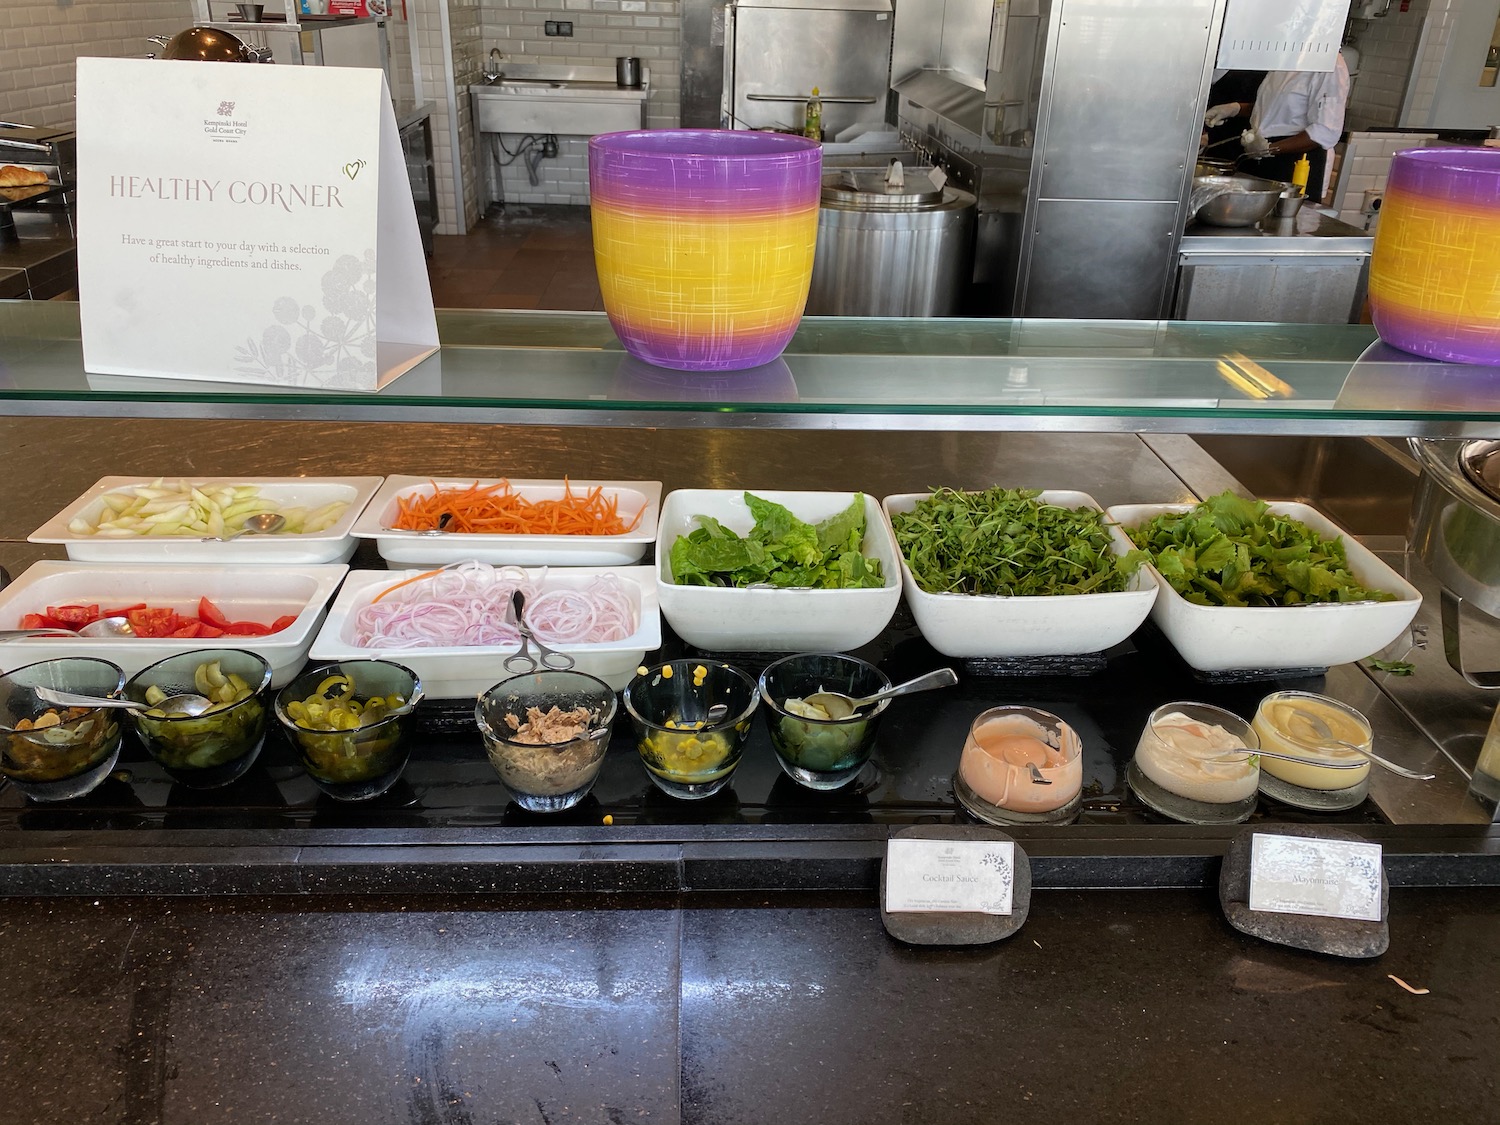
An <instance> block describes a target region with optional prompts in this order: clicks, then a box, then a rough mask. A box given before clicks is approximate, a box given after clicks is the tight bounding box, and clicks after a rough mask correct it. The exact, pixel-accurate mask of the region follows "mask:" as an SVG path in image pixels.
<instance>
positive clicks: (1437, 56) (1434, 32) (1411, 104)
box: [1401, 0, 1472, 128]
mask: <svg viewBox="0 0 1500 1125" xmlns="http://www.w3.org/2000/svg"><path fill="white" fill-rule="evenodd" d="M1471 2H1472V0H1471ZM1462 3H1463V0H1428V3H1427V17H1426V19H1425V20H1424V21H1423V23H1422V37H1421V39H1420V41H1419V42H1418V44H1417V55H1416V62H1415V65H1414V67H1413V69H1412V76H1411V84H1410V86H1409V87H1408V89H1407V93H1406V105H1405V106H1404V107H1403V109H1402V111H1401V124H1402V125H1403V126H1408V127H1416V128H1421V127H1422V126H1424V125H1430V124H1432V102H1433V98H1434V97H1436V95H1437V87H1438V78H1439V76H1440V75H1441V74H1442V70H1443V59H1444V57H1445V56H1446V55H1447V53H1448V40H1449V38H1450V37H1451V35H1452V33H1453V24H1454V21H1455V20H1456V18H1457V16H1458V8H1459V5H1461V4H1462Z"/></svg>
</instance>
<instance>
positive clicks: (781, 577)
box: [668, 492, 885, 589]
mask: <svg viewBox="0 0 1500 1125" xmlns="http://www.w3.org/2000/svg"><path fill="white" fill-rule="evenodd" d="M745 506H746V507H747V508H749V510H750V514H751V515H752V516H754V517H755V526H754V527H752V528H751V529H750V533H749V534H748V535H746V536H744V537H743V538H741V537H740V536H738V535H736V534H735V533H734V532H733V531H731V530H730V529H729V528H727V527H725V526H724V525H723V524H721V523H720V522H719V521H718V520H716V519H714V518H713V517H712V516H698V517H697V519H698V523H699V524H700V526H699V527H696V528H694V529H693V530H692V531H691V532H689V533H688V534H687V535H680V536H678V537H677V539H676V540H674V541H673V543H672V546H671V549H670V553H669V556H668V565H669V567H670V569H671V571H672V581H674V582H676V583H678V584H679V585H684V586H735V587H741V588H743V587H745V586H749V585H750V584H751V583H754V582H768V583H770V584H771V585H772V586H778V587H788V586H810V587H813V588H817V589H851V588H859V587H866V588H879V587H882V586H884V585H885V576H884V575H883V574H882V573H881V569H880V562H879V560H878V559H869V558H865V557H864V556H863V555H862V554H861V553H860V547H861V546H862V544H863V543H864V538H865V498H864V495H863V494H862V493H861V494H856V495H855V497H854V499H853V501H852V502H851V503H850V505H849V507H848V508H846V509H844V510H843V511H842V512H839V513H838V514H837V515H834V516H832V517H830V518H829V519H826V520H824V521H822V522H821V523H819V524H818V525H817V526H816V527H815V526H814V525H812V524H810V523H807V522H805V521H803V520H800V519H798V518H797V517H796V516H794V515H793V514H792V513H791V511H790V510H788V509H787V508H786V507H785V506H784V505H781V504H777V503H774V502H772V501H770V500H766V499H764V498H763V497H760V496H756V495H755V494H754V493H751V492H747V493H745Z"/></svg>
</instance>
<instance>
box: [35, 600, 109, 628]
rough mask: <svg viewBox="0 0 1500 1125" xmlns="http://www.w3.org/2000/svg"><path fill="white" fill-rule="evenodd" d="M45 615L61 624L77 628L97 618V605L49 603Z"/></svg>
mask: <svg viewBox="0 0 1500 1125" xmlns="http://www.w3.org/2000/svg"><path fill="white" fill-rule="evenodd" d="M47 616H48V617H50V618H52V620H53V621H56V622H58V623H59V624H61V625H67V626H68V627H70V628H73V629H77V628H79V627H80V626H82V625H87V624H88V623H89V622H90V621H97V620H98V619H99V607H98V606H97V605H49V606H48V607H47Z"/></svg>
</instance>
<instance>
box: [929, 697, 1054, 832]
mask: <svg viewBox="0 0 1500 1125" xmlns="http://www.w3.org/2000/svg"><path fill="white" fill-rule="evenodd" d="M953 792H954V794H955V795H956V796H957V797H958V800H959V803H960V804H962V805H963V806H964V808H966V809H968V810H969V811H970V812H971V813H973V814H974V815H975V816H976V817H978V818H979V819H980V820H984V821H988V822H989V823H991V824H1065V823H1067V822H1068V821H1070V820H1072V819H1073V818H1074V817H1076V816H1077V815H1078V810H1079V808H1081V807H1082V804H1083V743H1082V741H1080V739H1079V737H1078V734H1077V732H1076V731H1074V730H1073V728H1072V727H1070V726H1069V725H1068V724H1067V723H1065V722H1063V721H1062V720H1061V719H1059V718H1058V717H1057V716H1056V715H1053V714H1051V713H1049V712H1047V711H1039V710H1037V709H1036V708H1035V707H1019V706H1015V707H991V708H990V709H989V710H988V711H985V712H983V713H981V714H980V716H979V717H978V718H977V719H975V720H974V722H973V724H972V725H971V726H970V727H969V735H968V737H967V738H966V739H964V748H963V752H962V753H961V754H960V755H959V760H958V773H957V774H956V775H955V776H954V779H953Z"/></svg>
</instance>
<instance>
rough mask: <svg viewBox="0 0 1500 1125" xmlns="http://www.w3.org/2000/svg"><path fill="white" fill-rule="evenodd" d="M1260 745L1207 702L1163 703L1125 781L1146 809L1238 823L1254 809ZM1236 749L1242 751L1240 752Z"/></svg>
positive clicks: (1241, 723)
mask: <svg viewBox="0 0 1500 1125" xmlns="http://www.w3.org/2000/svg"><path fill="white" fill-rule="evenodd" d="M1258 749H1260V741H1259V740H1258V739H1257V738H1256V736H1255V732H1254V731H1253V730H1251V729H1250V724H1249V723H1247V722H1245V720H1244V719H1242V718H1240V717H1239V716H1238V715H1236V714H1234V713H1233V712H1232V711H1226V710H1224V709H1223V708H1222V707H1214V706H1212V705H1211V704H1208V703H1186V702H1177V703H1163V704H1162V705H1161V706H1160V707H1158V708H1157V709H1156V710H1155V711H1152V712H1151V714H1150V715H1149V716H1148V717H1147V719H1146V725H1145V726H1144V727H1143V728H1141V737H1140V739H1139V740H1138V741H1137V743H1136V747H1135V757H1133V758H1132V759H1131V760H1130V765H1129V767H1128V768H1127V770H1126V774H1125V776H1126V779H1127V780H1128V781H1129V782H1130V788H1131V789H1133V790H1134V791H1135V795H1136V796H1137V797H1139V798H1140V799H1141V800H1142V801H1143V802H1144V803H1145V804H1146V805H1148V806H1150V807H1151V808H1153V809H1155V810H1156V811H1157V812H1159V813H1161V814H1162V815H1163V816H1167V817H1171V818H1172V819H1173V820H1180V821H1183V822H1184V823H1187V824H1238V823H1239V822H1240V821H1242V820H1245V819H1247V818H1248V817H1249V816H1250V814H1251V813H1252V812H1254V811H1255V803H1256V792H1257V785H1258V783H1259V781H1260V769H1261V761H1260V758H1259V757H1258V756H1257V755H1256V753H1255V751H1256V750H1258ZM1237 751H1239V752H1238V753H1237Z"/></svg>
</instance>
